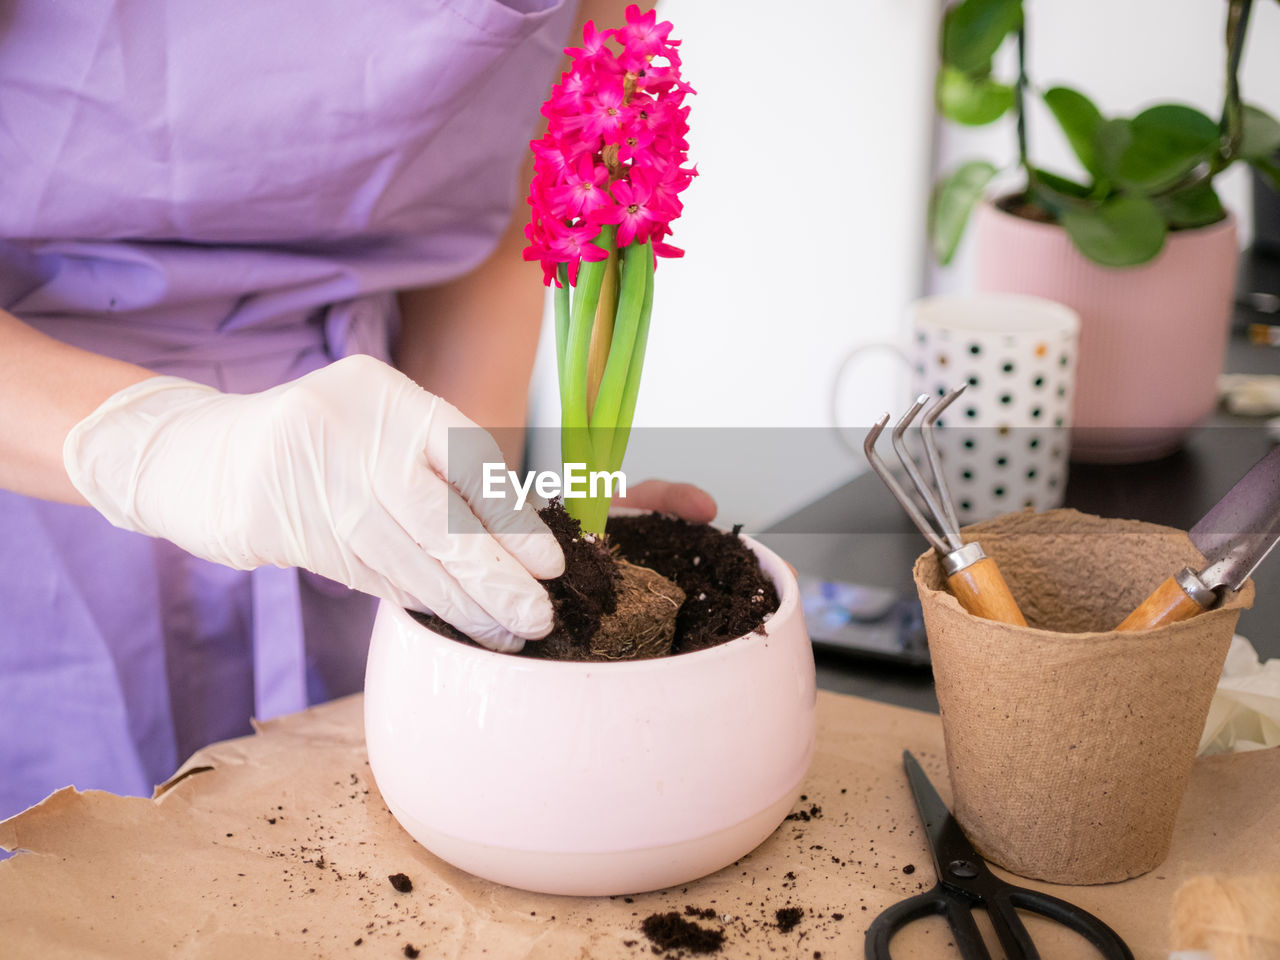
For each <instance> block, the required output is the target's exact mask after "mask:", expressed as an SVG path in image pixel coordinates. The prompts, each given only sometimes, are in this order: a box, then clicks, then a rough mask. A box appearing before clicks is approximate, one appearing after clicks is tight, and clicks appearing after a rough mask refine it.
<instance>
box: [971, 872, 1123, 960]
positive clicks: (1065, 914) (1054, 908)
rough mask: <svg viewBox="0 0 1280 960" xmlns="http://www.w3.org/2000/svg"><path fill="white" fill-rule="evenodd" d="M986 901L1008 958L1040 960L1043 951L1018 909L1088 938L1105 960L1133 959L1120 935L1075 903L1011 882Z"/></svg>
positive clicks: (988, 911) (989, 896)
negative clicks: (1034, 939)
mask: <svg viewBox="0 0 1280 960" xmlns="http://www.w3.org/2000/svg"><path fill="white" fill-rule="evenodd" d="M986 899H987V903H986V908H987V914H988V916H990V917H991V925H992V926H993V927H995V930H996V936H997V937H998V938H999V939H1000V945H1001V946H1002V947H1004V950H1005V954H1006V955H1007V956H1008V957H1009V960H1023V958H1025V960H1039V956H1040V954H1039V953H1038V952H1037V951H1036V948H1035V946H1034V945H1033V944H1032V943H1031V936H1030V935H1029V934H1028V933H1027V928H1026V927H1025V926H1023V923H1022V920H1021V919H1020V918H1019V917H1018V913H1017V911H1018V910H1026V911H1027V912H1028V913H1036V914H1039V915H1040V916H1042V917H1044V918H1046V919H1048V920H1052V921H1054V922H1055V923H1059V924H1061V925H1062V926H1064V927H1066V928H1067V929H1068V930H1074V931H1075V932H1076V933H1078V934H1080V936H1082V937H1084V938H1085V939H1086V940H1088V941H1089V942H1090V943H1091V944H1093V946H1094V947H1095V948H1096V949H1097V951H1098V952H1099V953H1100V954H1101V955H1102V956H1103V957H1104V958H1105V960H1133V951H1131V950H1130V949H1129V946H1128V944H1126V943H1125V942H1124V941H1123V940H1121V939H1120V935H1119V934H1117V933H1116V932H1115V931H1114V930H1112V929H1111V928H1110V927H1109V926H1107V925H1106V924H1105V923H1103V922H1102V921H1101V920H1099V919H1098V918H1097V917H1095V916H1094V915H1093V914H1092V913H1089V912H1088V911H1087V910H1084V909H1082V908H1081V907H1078V906H1076V905H1075V904H1073V903H1068V902H1067V901H1065V900H1060V899H1059V898H1057V897H1055V896H1053V895H1052V894H1048V893H1042V892H1041V891H1039V890H1029V889H1028V888H1026V887H1017V886H1013V885H1012V884H1002V885H1001V887H1000V888H999V889H998V890H996V891H995V892H994V893H992V894H989V895H988V897H987V898H986Z"/></svg>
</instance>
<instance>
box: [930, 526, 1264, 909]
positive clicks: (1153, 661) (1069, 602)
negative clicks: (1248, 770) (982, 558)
mask: <svg viewBox="0 0 1280 960" xmlns="http://www.w3.org/2000/svg"><path fill="white" fill-rule="evenodd" d="M964 535H965V539H966V541H969V540H979V541H980V542H981V544H982V547H983V549H984V550H985V551H986V553H987V554H988V555H989V556H991V557H992V558H994V559H995V560H996V562H997V563H998V564H999V567H1000V570H1001V572H1002V573H1003V574H1004V577H1005V580H1006V581H1007V582H1008V584H1009V587H1010V590H1011V591H1012V593H1013V595H1014V597H1015V599H1016V600H1017V601H1018V604H1019V606H1020V607H1021V608H1022V612H1023V614H1024V615H1025V617H1026V619H1027V623H1028V624H1029V625H1028V626H1026V627H1021V626H1013V625H1011V624H1003V623H997V622H995V621H991V620H983V619H980V618H978V617H975V616H973V615H972V614H970V613H968V612H966V611H965V610H964V609H962V608H961V606H960V604H959V603H958V602H957V601H956V599H955V598H954V597H953V596H952V595H951V594H950V593H949V592H947V590H946V588H945V585H944V583H943V579H942V572H941V570H940V569H939V565H938V561H937V557H936V555H935V554H934V553H933V552H932V551H930V552H928V553H926V554H923V555H922V556H921V557H920V558H919V559H917V561H916V565H915V570H914V575H915V581H916V587H917V590H918V592H919V594H920V599H921V603H922V605H923V608H924V620H925V628H926V630H927V632H928V637H929V649H930V653H931V656H932V660H933V672H934V679H935V683H936V686H937V694H938V704H939V707H940V709H941V714H942V721H943V732H944V735H945V740H946V752H947V765H948V769H949V772H950V776H951V782H952V784H953V788H954V790H955V813H956V816H957V818H958V819H959V820H960V822H961V824H962V825H963V827H964V829H965V831H966V832H967V833H968V835H969V837H970V838H971V839H972V840H973V842H974V843H975V845H976V846H977V847H978V849H979V850H980V851H981V852H982V854H983V856H985V857H987V858H988V859H990V860H992V861H994V862H996V863H998V864H1000V865H1001V866H1003V867H1005V868H1006V869H1008V870H1010V871H1012V872H1013V873H1016V874H1019V875H1021V876H1024V877H1034V878H1039V879H1043V880H1049V881H1052V882H1055V883H1069V884H1087V883H1105V882H1109V881H1116V880H1124V879H1126V878H1128V877H1135V876H1138V875H1139V874H1143V873H1146V872H1147V871H1149V870H1151V869H1152V868H1153V867H1155V866H1156V865H1158V864H1159V863H1160V862H1161V861H1163V860H1164V858H1165V856H1166V855H1167V853H1168V850H1169V843H1170V838H1171V836H1172V833H1173V826H1174V821H1175V819H1176V817H1177V814H1178V807H1179V804H1180V802H1181V800H1182V796H1183V793H1184V791H1185V789H1186V785H1187V779H1188V777H1189V775H1190V772H1191V766H1192V762H1193V761H1194V759H1195V754H1196V748H1197V745H1198V742H1199V739H1200V733H1201V730H1202V729H1203V727H1204V721H1205V716H1206V714H1207V712H1208V709H1209V702H1210V700H1211V699H1212V697H1213V692H1214V688H1215V687H1216V685H1217V681H1218V676H1219V674H1220V672H1221V668H1222V663H1223V660H1224V658H1225V656H1226V652H1227V648H1228V646H1229V645H1230V642H1231V636H1232V633H1233V630H1234V628H1235V623H1236V620H1237V619H1238V617H1239V615H1240V611H1241V610H1242V609H1244V608H1246V607H1248V606H1249V605H1250V604H1251V603H1252V600H1253V584H1252V583H1251V582H1250V583H1246V584H1245V587H1244V589H1243V590H1241V591H1240V592H1239V593H1238V594H1236V595H1234V596H1231V597H1229V598H1227V601H1226V602H1225V603H1224V604H1222V605H1220V606H1219V607H1218V608H1217V609H1214V610H1211V611H1208V612H1206V613H1202V614H1200V615H1198V616H1196V617H1193V618H1191V619H1189V620H1185V621H1182V622H1180V623H1174V624H1169V625H1167V626H1163V627H1158V628H1156V629H1153V630H1144V631H1135V632H1128V633H1119V632H1117V631H1115V630H1114V627H1115V625H1116V624H1118V623H1119V622H1120V621H1121V620H1123V619H1124V617H1125V616H1126V615H1127V614H1128V613H1129V612H1131V611H1132V610H1133V609H1134V608H1135V607H1137V606H1138V605H1139V604H1140V603H1141V602H1142V601H1143V600H1144V599H1145V598H1146V596H1147V595H1148V594H1149V593H1150V592H1151V591H1152V590H1154V589H1155V588H1156V586H1158V585H1159V584H1160V583H1161V582H1163V581H1164V580H1165V579H1167V578H1168V577H1169V576H1171V575H1172V574H1174V573H1176V572H1177V571H1178V570H1179V569H1181V568H1182V567H1183V566H1186V565H1192V566H1197V565H1199V564H1201V563H1203V557H1201V555H1200V553H1199V552H1198V551H1197V550H1196V549H1195V547H1194V546H1193V545H1192V544H1191V541H1190V540H1189V539H1188V538H1187V536H1186V534H1185V533H1183V532H1181V531H1179V530H1175V529H1172V528H1170V527H1162V526H1157V525H1155V524H1149V523H1142V522H1139V521H1134V520H1113V519H1104V518H1101V517H1095V516H1091V515H1088V514H1083V513H1079V512H1077V511H1074V510H1052V511H1049V512H1046V513H1042V514H1035V513H1033V512H1031V511H1024V512H1021V513H1015V514H1009V515H1006V516H1004V517H1001V518H998V519H996V520H993V521H990V522H988V523H983V524H978V525H975V526H973V527H969V528H966V530H965V531H964Z"/></svg>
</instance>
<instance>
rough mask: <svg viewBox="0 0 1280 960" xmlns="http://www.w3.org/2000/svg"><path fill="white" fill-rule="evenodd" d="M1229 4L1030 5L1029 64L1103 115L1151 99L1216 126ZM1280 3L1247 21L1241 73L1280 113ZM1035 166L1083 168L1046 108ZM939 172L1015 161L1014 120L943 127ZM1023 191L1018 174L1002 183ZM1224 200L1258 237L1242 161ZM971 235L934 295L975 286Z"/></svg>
mask: <svg viewBox="0 0 1280 960" xmlns="http://www.w3.org/2000/svg"><path fill="white" fill-rule="evenodd" d="M1226 8H1227V5H1226V3H1225V2H1224V0H1123V2H1120V3H1117V2H1115V0H1069V2H1068V0H1026V11H1027V23H1028V33H1027V36H1028V40H1029V43H1028V55H1027V68H1028V72H1029V73H1030V75H1031V79H1032V82H1033V83H1034V84H1035V85H1036V87H1037V88H1038V89H1039V90H1041V91H1043V90H1047V89H1048V88H1049V87H1052V86H1055V85H1058V84H1062V85H1065V86H1070V87H1073V88H1075V89H1077V90H1080V91H1081V92H1082V93H1085V94H1086V95H1088V96H1089V97H1090V98H1092V99H1093V101H1094V102H1095V103H1096V104H1097V105H1098V107H1099V108H1100V109H1101V110H1102V112H1103V114H1104V115H1105V116H1132V115H1133V114H1134V113H1137V112H1138V111H1139V110H1141V109H1143V108H1144V107H1147V106H1150V105H1151V104H1153V103H1165V102H1182V103H1188V104H1191V105H1192V106H1195V107H1198V108H1199V109H1201V110H1203V111H1204V112H1205V113H1207V114H1208V115H1209V116H1211V117H1213V118H1214V119H1215V120H1216V119H1217V118H1218V117H1219V116H1221V113H1222V96H1223V78H1224V76H1225V72H1226V45H1225V43H1224V39H1223V31H1224V26H1225V16H1226ZM1006 46H1007V48H1008V49H1005V50H1002V52H1001V53H1002V58H1003V62H1002V63H1001V64H999V65H998V68H997V73H998V74H999V75H1000V76H1001V77H1002V78H1012V77H1013V76H1014V75H1015V73H1016V68H1015V64H1014V61H1013V56H1012V54H1013V50H1012V49H1011V48H1012V46H1013V44H1012V42H1010V43H1008V44H1007V45H1006ZM1277 51H1280V4H1276V3H1271V2H1264V0H1258V2H1255V3H1254V4H1253V13H1252V15H1251V16H1250V23H1249V34H1248V45H1247V46H1246V48H1245V53H1244V60H1243V64H1242V68H1241V74H1240V87H1241V91H1242V93H1243V95H1244V98H1245V100H1246V101H1251V102H1255V103H1257V104H1259V105H1260V106H1262V107H1264V108H1265V109H1267V110H1269V111H1271V112H1272V113H1273V114H1274V115H1276V116H1280V55H1277ZM1027 129H1028V133H1029V140H1030V152H1031V155H1032V159H1033V161H1034V162H1036V163H1037V164H1039V165H1040V166H1044V167H1048V168H1049V169H1053V170H1060V171H1062V172H1064V173H1067V174H1068V175H1074V174H1077V173H1078V172H1079V170H1080V167H1079V164H1078V163H1077V162H1076V160H1075V157H1074V156H1073V155H1072V153H1071V149H1070V147H1069V146H1068V145H1067V143H1066V141H1065V139H1064V138H1063V137H1062V134H1061V132H1060V131H1059V129H1058V127H1057V124H1056V122H1055V121H1054V120H1053V118H1052V116H1051V115H1049V113H1048V110H1047V109H1046V108H1045V107H1044V105H1043V103H1042V102H1040V101H1039V100H1038V99H1036V100H1035V101H1034V103H1033V109H1032V111H1031V112H1030V113H1029V116H1028V127H1027ZM937 139H938V164H939V169H943V170H945V169H949V168H951V167H952V166H954V165H955V164H957V163H959V162H961V161H962V160H965V159H968V158H971V157H986V158H988V159H990V160H991V161H992V162H994V163H996V164H997V165H1000V164H1011V163H1012V162H1013V160H1014V158H1015V157H1016V149H1015V146H1014V144H1015V140H1014V133H1013V127H1012V124H1011V123H1009V122H1008V120H1007V119H1006V120H1003V121H1001V122H1000V123H999V124H996V125H993V126H991V127H981V128H968V129H966V128H962V127H958V126H956V125H953V124H939V125H938V131H937ZM1004 183H1005V184H1007V185H1009V186H1017V185H1019V183H1020V181H1019V179H1018V178H1017V177H1016V176H1011V177H1009V178H1007V179H1006V180H1005V181H1004ZM1216 185H1217V187H1218V192H1219V195H1220V196H1221V197H1222V200H1223V203H1224V204H1225V205H1226V206H1227V207H1228V208H1229V209H1231V210H1232V211H1234V212H1235V213H1236V215H1237V216H1238V217H1239V219H1240V225H1241V231H1240V241H1241V244H1242V245H1244V244H1247V243H1248V241H1249V238H1250V237H1251V228H1252V224H1251V223H1250V217H1249V177H1248V172H1247V170H1246V169H1245V167H1244V165H1243V164H1237V165H1235V166H1233V167H1232V168H1231V169H1230V170H1228V171H1227V172H1226V173H1225V174H1223V175H1222V176H1221V177H1220V178H1219V179H1218V180H1217V181H1216ZM968 239H969V238H968V236H967V235H966V238H965V242H964V243H963V244H962V246H961V248H960V251H959V252H958V254H957V256H956V259H955V260H954V261H953V262H952V264H951V266H950V267H948V268H945V269H939V268H937V267H936V265H931V267H930V270H929V288H930V289H931V290H933V291H952V290H966V289H969V278H970V276H971V263H972V252H971V249H970V246H969V243H968Z"/></svg>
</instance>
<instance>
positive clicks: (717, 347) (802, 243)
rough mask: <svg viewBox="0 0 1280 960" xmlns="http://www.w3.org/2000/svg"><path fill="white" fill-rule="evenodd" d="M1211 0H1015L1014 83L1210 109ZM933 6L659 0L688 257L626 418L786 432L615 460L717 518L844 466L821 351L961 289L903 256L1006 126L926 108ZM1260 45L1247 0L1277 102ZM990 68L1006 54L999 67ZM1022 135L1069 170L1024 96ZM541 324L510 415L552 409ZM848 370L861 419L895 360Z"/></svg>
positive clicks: (546, 450) (827, 364)
mask: <svg viewBox="0 0 1280 960" xmlns="http://www.w3.org/2000/svg"><path fill="white" fill-rule="evenodd" d="M1225 8H1226V4H1225V2H1222V0H1123V2H1116V0H1027V11H1028V17H1029V22H1030V58H1029V60H1030V67H1031V70H1032V73H1033V79H1034V81H1035V82H1036V83H1037V84H1038V85H1039V87H1040V88H1041V89H1045V88H1047V87H1049V86H1052V85H1054V84H1056V83H1066V84H1069V85H1071V86H1073V87H1076V88H1078V89H1080V90H1082V91H1084V92H1086V93H1088V94H1089V95H1090V96H1092V97H1093V98H1095V100H1096V101H1097V102H1098V103H1099V105H1100V106H1101V107H1102V109H1103V112H1104V113H1108V114H1119V113H1126V114H1132V113H1133V112H1136V111H1137V110H1139V109H1141V108H1142V107H1143V106H1144V105H1147V104H1149V103H1152V102H1156V101H1169V100H1181V101H1185V102H1189V103H1192V104H1195V105H1197V106H1199V107H1201V108H1202V109H1204V110H1206V111H1207V112H1208V113H1209V114H1210V115H1211V116H1215V117H1216V116H1217V115H1218V111H1219V108H1220V100H1221V95H1222V93H1221V90H1222V74H1223V70H1224V66H1223V64H1224V51H1223V44H1222V32H1223V15H1224V11H1225ZM940 9H941V6H940V0H794V2H792V3H790V4H787V5H780V4H777V3H768V2H764V0H738V2H734V3H726V2H714V0H666V2H662V3H660V6H659V13H660V15H661V16H663V17H665V18H667V19H670V20H671V21H672V22H673V23H674V24H675V30H674V31H673V34H674V36H676V37H677V38H680V39H683V41H684V45H683V46H682V48H681V52H682V56H683V57H684V60H685V73H686V77H687V79H688V80H689V81H690V82H691V83H692V84H693V86H694V87H695V88H697V90H698V95H697V96H696V97H693V98H692V99H691V101H690V103H691V104H692V107H693V111H692V115H691V118H690V122H691V125H692V130H691V133H690V137H689V139H690V144H691V149H690V156H691V159H692V160H694V161H695V162H696V163H697V164H698V169H699V171H700V173H701V176H700V177H699V178H698V179H697V180H696V181H695V182H694V184H693V185H692V186H691V187H690V188H689V190H688V192H687V193H686V194H685V197H686V199H687V204H686V212H685V215H684V217H683V218H682V219H681V220H679V221H677V223H676V232H675V237H674V242H676V243H677V244H678V245H680V246H682V247H684V248H685V249H686V250H687V251H688V254H687V256H686V258H685V259H684V260H680V261H664V262H663V263H661V264H660V267H659V271H658V276H657V289H656V295H655V307H654V316H653V329H652V334H651V337H650V342H649V352H648V357H647V360H646V366H645V381H644V384H643V386H642V388H641V396H640V403H639V409H638V410H637V415H636V423H637V426H638V427H639V428H641V429H642V430H643V429H645V428H648V427H655V426H723V427H772V428H807V429H808V430H809V431H810V432H808V433H806V434H804V435H803V436H801V435H800V434H797V439H796V440H795V442H794V443H793V444H792V445H789V446H786V445H777V444H776V440H774V439H771V440H770V444H771V449H774V455H773V456H764V457H760V456H757V457H754V458H752V459H751V460H750V466H749V468H747V469H743V468H742V467H741V465H740V464H738V463H732V464H726V463H724V462H722V461H723V458H722V457H721V456H720V455H719V454H718V453H713V454H706V453H705V451H703V452H701V455H700V450H699V449H698V444H697V443H696V442H695V443H693V444H691V445H688V446H686V447H685V448H683V449H681V450H680V451H679V454H678V455H673V454H672V453H671V452H670V451H669V450H665V451H663V452H656V451H653V450H651V449H649V448H650V447H651V446H654V445H653V444H647V443H646V442H645V440H644V438H643V437H641V438H640V439H639V440H637V442H636V443H635V444H633V448H632V451H631V453H630V455H629V458H628V462H627V464H626V469H627V472H628V475H629V476H631V477H632V478H633V479H634V478H637V477H643V476H649V475H660V476H666V477H670V478H677V479H687V480H693V481H695V482H699V483H702V484H703V485H704V486H706V487H707V488H708V489H709V490H711V491H712V493H714V494H715V495H716V497H717V498H718V499H719V500H720V502H721V507H722V509H721V517H722V519H723V520H724V521H725V522H728V523H732V522H744V523H746V524H747V526H748V528H749V529H759V528H760V527H761V526H763V525H766V524H767V523H768V522H769V521H771V520H773V519H777V518H778V517H780V516H782V515H784V514H786V513H788V512H790V511H792V510H793V509H795V508H797V507H799V506H801V505H803V504H804V503H806V502H808V501H809V500H812V499H813V498H815V497H817V496H819V495H820V494H822V493H823V492H825V491H827V490H830V489H832V488H834V487H836V486H838V485H839V484H841V483H842V482H844V481H845V480H846V479H848V478H849V477H851V476H853V475H855V474H857V473H861V472H862V471H863V470H865V468H866V467H865V463H864V462H863V460H862V458H861V456H860V455H856V454H851V453H849V452H848V451H847V450H845V449H844V448H842V447H841V446H840V445H839V444H838V443H837V442H836V440H835V439H834V437H833V436H831V435H830V434H829V433H827V432H824V431H825V430H826V428H827V425H828V420H829V417H828V402H829V397H830V393H831V386H832V379H833V376H834V374H835V370H836V367H837V365H838V364H839V362H840V359H841V357H842V356H843V355H844V353H845V352H846V351H847V350H848V349H849V348H850V347H852V346H853V345H855V344H861V343H866V342H870V341H875V340H882V339H885V338H890V337H894V336H896V335H899V334H901V333H902V332H903V322H902V315H903V308H904V306H905V304H906V303H907V302H908V301H909V300H910V299H912V298H913V297H915V296H917V295H919V293H920V292H921V291H922V290H931V291H943V290H956V289H965V288H967V285H968V275H969V255H968V250H967V246H964V247H962V249H961V252H960V255H959V256H958V257H957V260H956V262H955V264H953V266H952V267H950V268H949V269H947V270H939V269H938V268H936V266H934V265H932V262H931V260H930V259H929V258H928V257H927V256H926V253H925V238H924V219H925V209H926V204H927V199H928V191H929V187H930V185H931V183H932V180H933V177H934V175H935V171H936V170H941V169H945V168H947V167H950V166H951V165H952V164H954V163H955V162H957V161H958V160H960V159H963V158H965V157H968V156H971V155H973V156H987V157H990V158H991V159H993V160H995V161H996V162H1009V161H1011V160H1012V158H1013V155H1014V147H1013V143H1014V141H1013V133H1012V129H1011V128H1010V127H1009V126H1008V125H1007V124H1001V125H997V126H996V127H992V128H981V129H979V130H977V131H969V130H961V129H959V128H957V127H954V126H952V125H949V124H945V125H944V124H937V123H936V122H935V114H934V109H933V100H932V86H933V76H934V69H935V56H936V54H935V51H936V44H937V29H938V22H939V16H940ZM1008 46H1009V47H1012V44H1009V45H1008ZM1276 50H1280V4H1276V3H1270V2H1262V0H1260V2H1257V3H1255V5H1254V11H1253V23H1252V27H1251V31H1250V42H1249V48H1248V50H1247V51H1246V55H1245V61H1244V70H1243V88H1244V92H1245V96H1246V99H1251V100H1255V101H1257V102H1258V103H1260V104H1262V105H1263V106H1265V107H1267V108H1269V109H1270V110H1272V111H1274V112H1276V113H1277V114H1280V56H1276V55H1275V51H1276ZM1005 54H1006V55H1011V54H1012V50H1011V49H1009V50H1006V51H1005ZM1012 70H1013V65H1012V62H1011V56H1006V61H1005V63H1004V65H1003V73H1004V75H1006V76H1012ZM1030 132H1031V145H1032V151H1033V154H1034V156H1035V158H1036V159H1037V162H1039V163H1040V164H1041V165H1044V166H1049V167H1051V168H1056V169H1061V170H1063V171H1064V172H1070V171H1072V170H1074V169H1075V168H1074V160H1073V158H1072V157H1071V154H1070V151H1069V148H1068V147H1067V145H1066V144H1065V142H1064V141H1063V140H1062V138H1061V135H1060V134H1059V133H1058V132H1057V129H1056V127H1055V126H1054V125H1053V124H1052V121H1051V118H1050V117H1048V116H1047V114H1046V112H1045V111H1044V110H1043V108H1041V107H1039V105H1038V103H1037V106H1036V109H1035V110H1034V111H1033V112H1032V114H1031V117H1030ZM935 137H936V142H935ZM935 153H936V154H937V162H936V163H935V162H934V154H935ZM1220 190H1221V193H1222V195H1223V198H1224V201H1225V202H1226V203H1228V205H1229V206H1231V207H1232V208H1233V209H1234V210H1236V211H1237V213H1238V214H1240V216H1241V219H1242V221H1243V223H1242V226H1243V231H1242V242H1244V241H1246V240H1247V238H1248V236H1249V224H1248V216H1247V196H1248V194H1247V177H1246V176H1245V172H1244V170H1243V169H1238V170H1233V171H1232V172H1231V173H1229V174H1228V175H1227V176H1226V177H1224V178H1222V180H1220ZM551 331H552V326H551V325H550V318H549V317H548V325H547V326H546V328H545V335H544V337H543V344H542V350H541V352H540V355H539V361H538V369H537V372H536V377H535V390H534V422H535V423H536V424H538V425H542V426H552V427H554V426H555V425H556V423H557V422H558V416H559V414H558V407H557V404H556V401H555V395H556V391H555V364H554V358H553V356H552V353H551V351H550V350H549V349H548V348H549V345H550V342H551V341H552V334H551ZM852 372H853V376H851V377H850V378H848V381H847V382H846V386H845V388H844V389H843V390H842V391H841V393H840V397H839V400H840V404H839V405H840V408H841V411H842V417H843V419H844V421H845V422H847V423H849V424H853V425H855V426H856V427H858V428H865V426H866V424H868V423H870V422H871V421H872V420H873V419H875V417H876V416H877V415H878V414H879V413H880V412H882V411H884V410H889V409H895V410H897V409H900V408H901V405H902V404H903V394H902V391H904V390H905V378H904V377H902V376H900V375H899V373H898V365H897V364H895V363H892V362H890V361H888V360H887V359H886V358H885V356H884V355H880V356H879V357H878V358H877V357H874V356H873V357H871V358H869V359H868V360H867V361H866V362H860V363H859V364H858V365H857V366H856V367H855V368H854V370H853V371H852ZM550 441H551V431H541V432H539V433H538V434H537V435H536V436H535V443H534V445H533V451H532V452H533V456H534V459H535V463H536V464H537V465H538V466H539V467H540V468H543V469H545V468H547V467H549V466H551V465H553V464H556V463H557V462H558V459H557V454H558V451H557V450H556V449H555V448H554V444H553V443H551V442H550ZM797 459H803V460H804V461H805V462H804V464H803V466H802V467H800V468H797V464H796V460H797Z"/></svg>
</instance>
